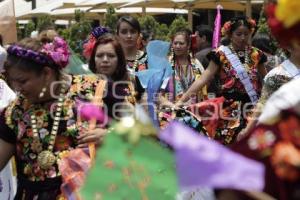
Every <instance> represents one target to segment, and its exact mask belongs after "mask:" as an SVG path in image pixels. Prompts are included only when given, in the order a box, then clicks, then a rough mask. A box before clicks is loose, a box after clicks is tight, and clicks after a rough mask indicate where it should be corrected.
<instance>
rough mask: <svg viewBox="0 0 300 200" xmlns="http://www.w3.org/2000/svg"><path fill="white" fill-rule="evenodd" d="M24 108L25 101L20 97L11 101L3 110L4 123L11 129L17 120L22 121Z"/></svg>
mask: <svg viewBox="0 0 300 200" xmlns="http://www.w3.org/2000/svg"><path fill="white" fill-rule="evenodd" d="M25 107H26V100H25V99H24V98H23V97H22V96H18V97H17V98H16V99H14V100H13V101H11V102H10V103H9V104H8V106H7V107H6V108H5V110H4V111H3V112H4V115H5V122H6V124H7V126H9V127H10V128H11V129H13V127H14V126H15V124H16V122H17V121H18V120H19V119H22V115H23V113H24V110H25Z"/></svg>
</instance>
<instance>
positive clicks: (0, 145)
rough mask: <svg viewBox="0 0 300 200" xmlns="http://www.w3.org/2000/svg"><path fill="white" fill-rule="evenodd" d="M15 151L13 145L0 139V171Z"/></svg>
mask: <svg viewBox="0 0 300 200" xmlns="http://www.w3.org/2000/svg"><path fill="white" fill-rule="evenodd" d="M14 153H15V146H14V145H13V144H11V143H8V142H5V141H4V140H2V139H0V171H2V169H3V168H4V167H5V166H6V164H7V162H8V161H9V160H10V158H11V157H12V156H13V155H14Z"/></svg>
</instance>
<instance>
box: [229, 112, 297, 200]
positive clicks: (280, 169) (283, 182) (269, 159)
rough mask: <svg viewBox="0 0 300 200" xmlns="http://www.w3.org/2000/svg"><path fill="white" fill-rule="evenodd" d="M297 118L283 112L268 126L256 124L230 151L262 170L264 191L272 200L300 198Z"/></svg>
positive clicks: (294, 199)
mask: <svg viewBox="0 0 300 200" xmlns="http://www.w3.org/2000/svg"><path fill="white" fill-rule="evenodd" d="M299 133H300V115H299V113H297V112H295V110H293V109H288V110H283V111H282V112H281V113H279V114H278V115H277V117H276V121H273V122H272V124H269V125H266V124H261V125H258V126H257V127H256V128H255V129H254V130H252V131H251V133H250V134H249V135H248V136H247V137H246V138H244V139H243V140H242V141H240V142H239V143H237V144H235V145H234V146H233V150H235V151H236V152H238V153H241V154H243V155H244V156H247V157H249V158H251V159H254V160H257V161H259V162H261V163H262V164H263V165H264V166H265V167H266V170H265V187H264V192H266V193H268V194H270V195H272V196H273V197H274V198H275V199H282V200H296V199H299V198H300V195H299V194H300V187H299V186H300V170H299V163H300V148H299V147H300V143H299V141H300V137H299V136H300V135H299Z"/></svg>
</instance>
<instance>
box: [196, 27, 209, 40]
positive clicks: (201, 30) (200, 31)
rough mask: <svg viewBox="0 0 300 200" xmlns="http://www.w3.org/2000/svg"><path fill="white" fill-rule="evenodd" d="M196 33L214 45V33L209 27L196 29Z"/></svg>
mask: <svg viewBox="0 0 300 200" xmlns="http://www.w3.org/2000/svg"><path fill="white" fill-rule="evenodd" d="M196 31H197V32H198V34H199V36H200V37H202V36H205V37H206V40H207V42H209V43H212V39H213V31H212V30H211V28H209V27H204V26H198V27H197V28H196Z"/></svg>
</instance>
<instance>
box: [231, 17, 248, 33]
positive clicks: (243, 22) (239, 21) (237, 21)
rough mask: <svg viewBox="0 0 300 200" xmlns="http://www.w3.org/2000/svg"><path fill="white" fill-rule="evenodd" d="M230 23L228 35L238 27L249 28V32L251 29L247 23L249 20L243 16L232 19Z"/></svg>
mask: <svg viewBox="0 0 300 200" xmlns="http://www.w3.org/2000/svg"><path fill="white" fill-rule="evenodd" d="M230 21H231V28H230V30H229V33H230V34H232V33H233V31H235V30H236V29H238V28H239V27H240V26H245V27H247V28H249V30H251V29H252V28H253V27H252V25H251V23H250V22H249V18H248V17H245V16H238V17H234V18H232V19H231V20H230Z"/></svg>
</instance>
